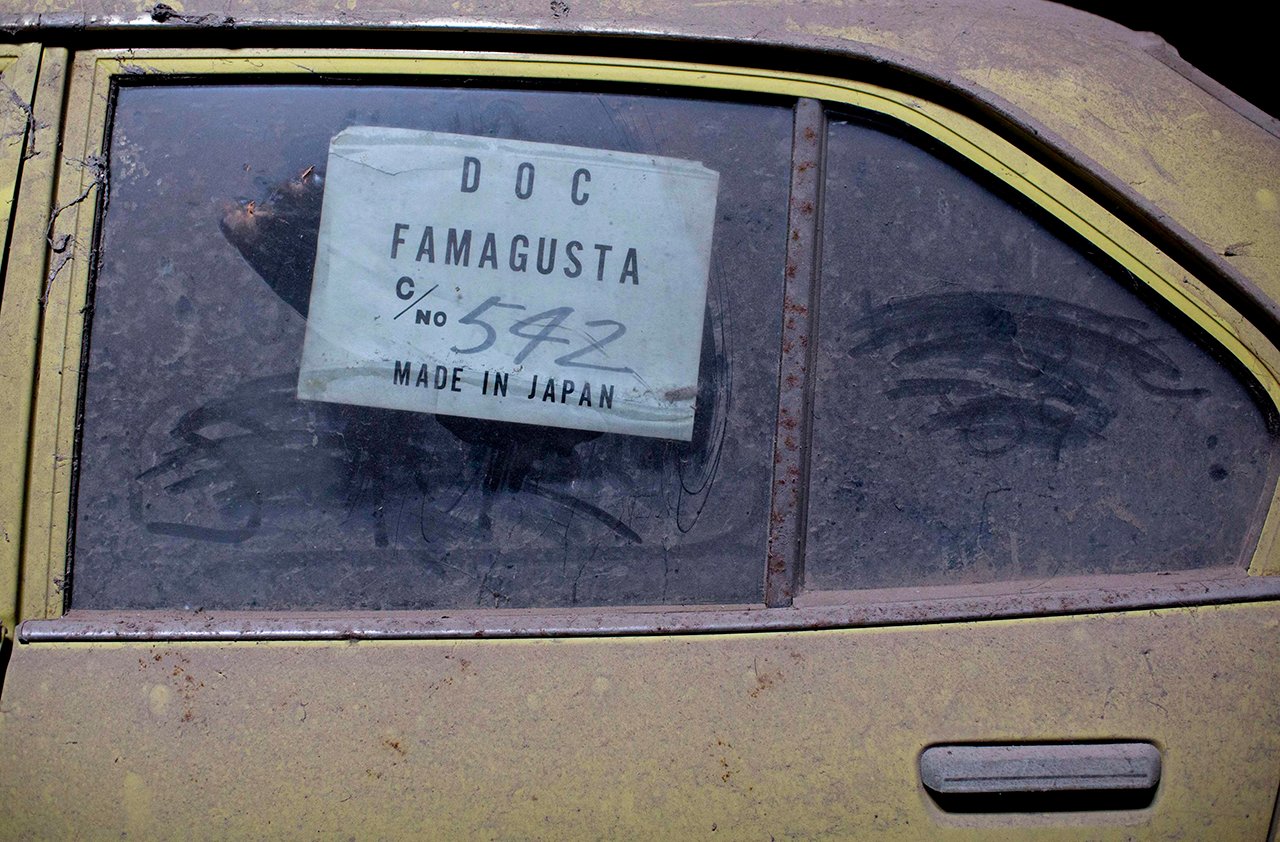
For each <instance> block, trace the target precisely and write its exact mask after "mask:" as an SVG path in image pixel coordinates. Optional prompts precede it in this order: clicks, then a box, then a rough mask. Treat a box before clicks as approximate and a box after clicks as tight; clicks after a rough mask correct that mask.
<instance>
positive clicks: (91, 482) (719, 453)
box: [71, 85, 792, 609]
mask: <svg viewBox="0 0 1280 842" xmlns="http://www.w3.org/2000/svg"><path fill="white" fill-rule="evenodd" d="M113 114H114V121H113V124H112V128H111V143H110V203H109V205H108V207H107V209H106V214H105V218H104V220H103V222H102V233H101V248H100V258H101V266H100V269H99V270H98V272H97V275H96V278H95V281H94V293H93V295H94V297H93V309H92V325H91V327H90V336H89V354H88V373H87V377H86V381H85V397H84V426H83V433H82V438H81V444H80V457H81V459H80V467H79V474H78V496H77V500H76V509H75V535H74V546H73V550H74V555H73V568H72V569H73V583H72V590H71V604H72V606H73V607H76V608H188V609H190V608H200V607H204V608H270V609H312V608H335V609H336V608H367V609H392V608H430V607H448V608H455V607H456V608H466V607H472V608H474V607H490V608H492V607H502V608H506V607H524V606H571V605H616V604H680V603H758V602H759V601H760V600H761V593H762V571H763V566H764V557H765V534H766V526H767V521H768V506H769V473H770V467H771V466H770V464H769V458H770V453H771V449H770V448H771V443H772V437H773V425H774V417H775V414H776V407H777V383H776V377H777V372H776V366H775V365H773V364H768V365H760V364H759V361H760V360H775V359H776V357H777V353H778V347H779V343H780V321H781V317H780V311H781V306H780V305H781V284H782V266H783V263H784V257H783V256H784V246H785V243H784V230H785V226H786V204H787V175H788V167H789V155H790V149H789V143H790V133H791V122H792V118H791V111H790V109H789V108H788V107H786V106H785V105H782V106H775V105H770V104H759V103H750V104H749V103H740V102H718V101H682V100H678V99H672V98H662V97H656V96H638V95H621V94H609V95H599V96H597V95H592V94H582V93H567V92H556V91H535V90H494V89H481V88H448V89H442V88H435V89H429V88H420V87H393V86H387V87H381V88H356V87H344V86H270V85H252V86H231V85H227V86H191V85H178V86H164V87H146V86H136V87H123V88H121V89H120V90H119V92H118V98H117V101H116V105H115V109H114V112H113ZM351 126H387V127H393V128H404V129H416V130H429V131H437V132H448V133H452V134H455V135H468V136H482V137H499V138H507V139H517V140H527V141H534V142H542V143H554V144H564V145H568V146H576V147H588V148H592V149H605V150H618V151H624V152H640V153H645V154H652V155H662V156H669V157H672V158H678V159H683V160H688V161H700V162H702V163H703V164H705V166H706V167H708V168H710V169H711V170H714V171H716V172H718V173H720V189H719V199H718V204H717V211H716V219H715V223H714V225H715V228H714V244H713V247H712V257H711V272H710V281H709V289H708V293H707V296H706V303H705V312H702V313H700V314H699V315H698V317H697V321H698V323H699V324H700V325H701V330H700V331H699V333H700V336H697V337H695V341H696V342H698V343H700V347H701V354H700V360H701V362H700V369H699V372H698V382H697V385H696V393H697V394H696V398H697V412H696V416H695V420H694V429H693V439H692V441H690V442H683V441H676V440H672V439H660V438H642V437H638V436H632V435H620V434H608V433H604V434H602V433H599V432H593V431H589V430H578V429H566V428H561V427H546V426H534V425H528V424H514V423H504V422H497V421H486V420H481V419H471V418H459V417H452V416H445V415H432V414H426V413H421V412H410V411H402V410H392V409H378V408H373V407H366V406H355V405H344V404H335V403H321V402H316V401H303V400H299V399H298V398H297V386H298V368H299V360H300V356H301V353H302V349H303V336H304V331H305V327H306V316H307V312H308V304H309V299H310V294H311V283H312V265H313V261H314V258H315V254H316V244H317V230H318V226H319V214H320V206H321V199H322V196H323V195H324V184H325V164H326V156H327V154H328V150H329V144H330V140H331V139H332V138H333V137H334V136H335V135H337V134H338V133H339V132H340V131H342V130H344V129H346V128H349V127H351ZM430 202H431V197H429V196H427V197H424V203H426V204H427V205H428V206H429V204H430ZM406 236H407V235H406ZM416 236H417V234H416V233H415V237H416ZM479 245H480V244H479V242H477V248H479ZM415 247H416V240H415ZM442 247H443V246H442ZM530 259H531V260H532V258H530ZM565 259H566V260H567V259H568V258H567V257H566V258H565ZM624 268H625V267H624ZM574 303H575V302H567V303H566V306H572V305H573V304H574ZM464 315H465V313H462V312H458V313H454V314H452V315H451V318H458V317H461V316H464ZM429 318H431V319H438V316H435V315H432V316H430V317H429ZM554 327H555V326H554V325H550V324H546V323H543V324H538V325H532V326H530V325H525V326H524V327H522V328H521V330H522V331H523V333H518V334H517V335H526V334H528V335H537V336H542V335H545V333H546V332H547V331H550V330H553V329H554ZM473 335H475V336H476V337H477V339H478V338H479V337H480V336H481V332H480V330H479V329H473ZM471 341H477V340H471ZM545 344H548V345H549V347H550V343H545ZM559 353H564V352H563V351H561V352H559ZM743 361H746V362H745V364H744V362H743ZM563 391H564V388H563V386H562V387H561V393H563ZM580 392H581V389H579V394H578V395H577V397H578V399H581V396H580ZM687 397H688V396H684V399H687ZM596 399H599V395H598V393H597V395H596Z"/></svg>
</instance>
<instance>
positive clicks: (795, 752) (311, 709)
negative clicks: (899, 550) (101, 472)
mask: <svg viewBox="0 0 1280 842" xmlns="http://www.w3.org/2000/svg"><path fill="white" fill-rule="evenodd" d="M1010 665H1018V666H1017V667H1016V668H1011V667H1010ZM1278 681H1280V604H1277V603H1258V604H1253V605H1247V606H1232V607H1221V608H1207V609H1174V610H1168V611H1155V612H1141V613H1129V614H1115V615H1093V616H1086V617H1079V618H1063V619H1046V620H1020V621H1003V622H985V623H974V624H965V625H940V626H918V627H903V628H897V629H879V630H863V631H849V632H816V633H789V634H762V635H738V636H703V637H692V638H691V637H653V638H630V639H625V640H621V639H588V640H529V641H473V642H443V641H441V642H434V643H394V642H387V643H333V644H311V645H306V644H284V643H279V644H251V645H229V644H205V645H191V644H188V645H178V644H173V645H170V644H114V645H112V644H28V645H25V646H20V647H18V648H17V650H16V651H15V653H14V656H13V659H12V661H11V663H10V667H9V678H8V681H7V683H6V684H7V686H6V694H5V698H4V703H3V707H2V708H0V710H2V711H3V717H2V719H0V745H3V746H4V747H5V748H4V751H5V756H4V758H3V763H4V766H5V767H6V768H11V767H18V766H20V768H21V769H22V770H23V772H22V774H20V775H15V776H6V777H5V779H4V780H3V781H0V813H4V814H5V815H7V816H9V817H10V820H9V821H8V822H7V824H6V826H5V827H4V829H3V831H2V832H0V835H3V836H4V837H6V838H24V839H32V838H71V837H73V836H74V837H82V836H85V837H100V838H107V837H113V838H114V837H118V836H119V835H120V834H121V833H128V834H129V836H131V837H133V836H140V837H147V836H154V835H156V834H157V833H161V832H164V829H168V830H172V829H174V828H182V829H183V833H184V835H187V836H189V837H190V838H199V837H204V838H237V837H247V836H252V837H261V836H264V835H269V836H297V835H302V834H304V833H315V832H319V833H321V834H323V835H330V836H332V835H336V834H338V833H345V832H352V833H358V834H359V836H360V837H361V838H380V837H381V838H404V837H409V836H414V835H420V836H421V835H427V836H443V837H457V838H476V837H494V838H497V837H505V838H514V837H519V838H566V837H567V838H601V837H610V836H612V837H626V838H643V837H654V838H656V837H666V838H691V837H694V836H702V835H706V834H710V833H711V832H712V831H718V832H719V833H720V834H725V835H726V836H727V837H728V838H760V839H767V838H770V837H771V836H772V837H774V838H786V837H791V838H814V837H842V838H859V837H862V836H864V835H865V834H866V833H868V831H875V832H878V833H882V834H889V837H891V838H904V839H920V838H930V839H976V838H981V839H1010V840H1013V839H1028V838H1045V839H1052V838H1080V837H1081V836H1082V835H1083V836H1086V837H1087V838H1090V839H1135V838H1140V839H1172V838H1186V837H1187V836H1188V834H1190V836H1192V837H1198V838H1206V837H1210V836H1212V837H1215V838H1222V839H1262V838H1264V837H1265V834H1266V830H1267V826H1268V823H1269V822H1270V819H1271V805H1272V801H1273V799H1274V796H1275V792H1276V786H1277V777H1278V771H1280V762H1278V761H1280V727H1278V726H1280V710H1278V709H1277V708H1276V706H1275V705H1274V703H1273V701H1274V698H1275V692H1276V688H1277V683H1278ZM1076 740H1138V741H1150V742H1151V743H1152V744H1154V745H1155V746H1157V747H1158V748H1159V749H1160V751H1161V753H1162V755H1163V775H1162V780H1161V783H1160V786H1159V790H1158V792H1157V794H1156V798H1155V801H1154V803H1153V805H1152V806H1151V807H1150V808H1148V809H1145V810H1137V811H1128V812H1088V813H1062V814H1055V815H1052V816H1045V815H1018V814H1013V815H1002V816H992V815H983V814H976V815H964V816H953V815H948V814H943V813H941V812H939V811H937V809H936V808H935V807H933V806H931V803H932V802H931V801H930V800H929V798H928V796H927V795H926V794H925V792H924V790H923V787H922V785H921V783H920V780H919V768H918V764H919V756H920V753H921V752H922V751H923V750H924V749H925V748H926V747H928V746H929V745H933V744H966V743H981V742H988V741H996V742H1036V741H1045V742H1054V741H1076ZM1228 768H1230V769H1231V770H1232V774H1230V775H1226V774H1223V770H1225V769H1228Z"/></svg>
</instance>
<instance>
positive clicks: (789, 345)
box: [782, 339, 796, 354]
mask: <svg viewBox="0 0 1280 842" xmlns="http://www.w3.org/2000/svg"><path fill="white" fill-rule="evenodd" d="M795 346H796V343H794V342H792V341H791V340H790V339H787V340H784V341H783V343H782V353H784V354H790V353H791V351H792V349H794V348H795Z"/></svg>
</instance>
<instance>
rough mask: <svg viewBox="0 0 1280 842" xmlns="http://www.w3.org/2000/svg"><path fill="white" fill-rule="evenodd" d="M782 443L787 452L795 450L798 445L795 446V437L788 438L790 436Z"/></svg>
mask: <svg viewBox="0 0 1280 842" xmlns="http://www.w3.org/2000/svg"><path fill="white" fill-rule="evenodd" d="M782 443H783V445H784V446H786V448H787V450H795V449H796V448H797V447H799V445H797V444H796V439H795V436H790V435H789V436H787V437H786V438H784V439H783V440H782Z"/></svg>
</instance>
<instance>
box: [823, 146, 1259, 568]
mask: <svg viewBox="0 0 1280 842" xmlns="http://www.w3.org/2000/svg"><path fill="white" fill-rule="evenodd" d="M823 213H824V227H823V252H822V278H821V293H820V296H821V309H820V317H819V318H820V327H819V330H820V338H819V349H820V353H819V355H818V368H817V387H816V393H815V400H814V428H813V429H814V441H813V451H812V463H811V472H810V476H811V487H810V493H811V496H810V503H809V520H808V524H809V527H808V529H809V531H808V544H807V551H806V562H805V565H806V566H805V581H806V585H807V586H808V587H811V588H819V589H822V588H837V589H838V588H873V587H893V586H907V585H917V584H945V583H970V582H986V581H995V580H1008V579H1024V578H1025V579H1032V578H1041V577H1047V576H1057V575H1071V574H1086V573H1104V572H1106V573H1124V572H1137V571H1150V570H1177V569H1187V568H1196V567H1205V566H1222V565H1239V564H1243V563H1245V561H1246V559H1247V556H1248V554H1249V553H1250V552H1251V550H1252V546H1253V542H1254V541H1255V540H1256V529H1257V528H1258V526H1259V525H1260V521H1261V516H1262V514H1263V513H1264V510H1265V505H1266V503H1267V502H1268V498H1269V492H1270V490H1271V488H1272V487H1273V483H1274V474H1273V467H1272V460H1273V457H1274V454H1275V440H1274V438H1273V436H1272V434H1271V433H1270V432H1269V430H1268V419H1267V417H1265V416H1264V413H1263V412H1262V411H1261V410H1260V408H1259V404H1258V403H1256V402H1255V400H1254V398H1253V395H1252V394H1251V392H1250V390H1249V389H1247V388H1246V387H1245V386H1244V385H1243V384H1242V382H1241V380H1239V379H1237V377H1235V376H1233V372H1232V371H1229V370H1228V369H1227V368H1226V367H1224V365H1223V364H1222V363H1220V362H1219V361H1218V360H1217V359H1215V358H1214V357H1213V356H1212V355H1211V354H1210V353H1209V352H1208V351H1206V350H1205V348H1206V343H1198V342H1197V341H1194V340H1193V339H1192V338H1191V337H1190V336H1189V335H1188V333H1186V332H1183V331H1180V330H1179V329H1178V328H1177V327H1175V326H1174V324H1173V321H1177V322H1178V323H1181V322H1182V321H1183V320H1181V319H1178V320H1171V319H1170V318H1168V317H1166V315H1165V314H1163V313H1161V312H1158V311H1157V310H1156V309H1154V308H1153V304H1152V296H1151V295H1150V293H1149V291H1148V292H1147V293H1146V294H1139V292H1138V290H1137V288H1136V286H1135V284H1134V283H1133V282H1132V281H1131V279H1130V278H1128V277H1126V276H1125V273H1123V272H1122V271H1121V270H1118V269H1116V268H1114V267H1112V266H1110V265H1108V264H1107V263H1105V262H1104V261H1103V260H1101V259H1099V258H1098V257H1097V256H1096V255H1093V254H1090V253H1088V251H1087V250H1086V249H1085V247H1083V246H1077V245H1075V244H1069V243H1068V242H1066V241H1065V240H1064V239H1062V238H1061V237H1059V236H1058V235H1056V234H1055V233H1053V231H1051V230H1050V229H1049V228H1047V227H1046V225H1045V224H1042V222H1041V221H1040V220H1039V219H1038V218H1037V217H1033V216H1032V215H1029V213H1028V212H1025V211H1024V210H1022V209H1021V208H1020V207H1018V206H1015V204H1014V203H1012V202H1011V201H1009V200H1007V199H1006V198H1005V191H1003V190H1001V191H993V189H989V188H988V186H986V185H984V184H981V183H979V182H978V181H975V180H974V179H972V178H970V177H969V176H967V175H966V174H964V173H962V172H961V171H959V170H958V169H956V168H955V167H953V166H952V165H951V164H949V163H946V162H944V161H943V160H940V159H939V158H938V157H935V156H934V155H932V154H929V153H927V152H926V151H924V150H923V149H922V148H920V147H919V146H917V145H914V144H913V143H912V142H908V141H907V140H905V139H903V138H902V137H900V136H895V135H894V134H891V133H889V132H888V131H885V130H883V129H882V128H877V127H876V126H874V125H872V124H869V123H861V122H855V121H843V122H840V121H837V122H833V124H832V125H831V127H830V133H829V136H828V151H827V170H826V182H825V194H824V207H823ZM1054 230H1056V228H1055V229H1054Z"/></svg>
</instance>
